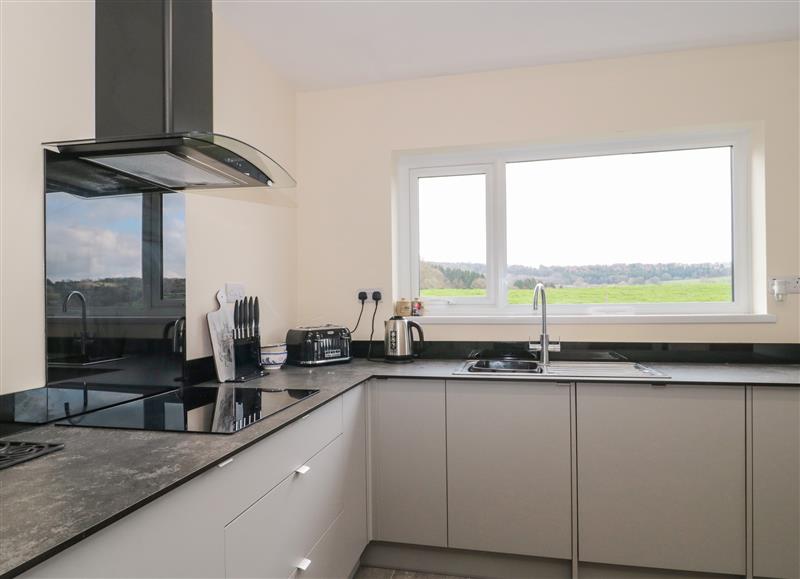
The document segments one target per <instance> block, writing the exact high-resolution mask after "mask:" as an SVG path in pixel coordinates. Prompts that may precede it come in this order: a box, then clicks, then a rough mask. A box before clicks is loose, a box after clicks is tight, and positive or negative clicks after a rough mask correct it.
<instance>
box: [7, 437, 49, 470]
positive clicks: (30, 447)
mask: <svg viewBox="0 0 800 579" xmlns="http://www.w3.org/2000/svg"><path fill="white" fill-rule="evenodd" d="M63 448H64V445H63V444H49V443H46V442H16V441H10V440H8V441H7V440H0V469H4V468H8V467H9V466H14V465H15V464H19V463H21V462H25V461H26V460H32V459H34V458H38V457H40V456H44V455H45V454H50V453H51V452H55V451H57V450H61V449H63Z"/></svg>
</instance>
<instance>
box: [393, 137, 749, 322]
mask: <svg viewBox="0 0 800 579" xmlns="http://www.w3.org/2000/svg"><path fill="white" fill-rule="evenodd" d="M710 147H731V151H732V152H731V194H732V200H731V216H732V244H733V247H732V250H733V264H732V265H733V271H734V276H733V295H734V300H733V301H732V302H725V303H716V302H706V303H699V302H696V303H658V304H655V303H653V304H551V305H549V308H548V313H551V314H553V315H555V316H564V317H565V319H566V318H573V317H574V318H576V319H584V320H588V319H591V318H596V319H598V320H599V319H600V318H602V317H608V318H609V319H611V318H615V317H623V318H630V317H642V318H643V319H644V318H651V317H653V316H676V315H677V316H680V315H691V316H697V317H699V318H700V317H702V318H708V317H709V316H712V317H713V316H720V317H725V316H728V317H731V319H733V318H741V317H742V316H743V315H750V314H753V313H754V303H753V288H752V285H753V280H752V271H753V266H752V237H751V226H750V223H751V215H750V203H751V201H750V171H749V166H750V161H751V136H750V131H749V130H746V129H724V130H699V131H693V132H690V133H669V134H660V135H651V136H646V137H636V138H627V139H613V140H612V139H606V140H597V141H589V142H583V143H577V144H576V143H557V144H544V145H533V146H526V147H514V148H494V149H485V148H484V149H476V150H469V151H464V150H461V151H450V152H439V153H426V154H407V155H403V156H401V157H399V158H398V162H397V181H396V184H397V189H396V205H395V209H396V212H395V215H396V218H395V227H396V232H397V236H396V242H397V244H398V246H397V247H396V248H395V249H396V251H395V256H396V259H397V260H398V262H397V264H396V272H397V290H398V291H399V295H400V296H409V297H414V296H418V295H419V229H418V219H417V216H418V195H419V190H418V179H419V178H420V177H437V176H455V175H468V174H476V173H485V174H486V200H487V207H486V218H487V225H486V239H487V253H486V256H487V275H486V287H487V296H486V297H485V298H463V297H462V298H447V299H430V298H426V299H425V303H426V310H427V314H428V315H430V316H435V317H438V316H445V317H447V316H451V317H485V318H487V319H488V318H491V320H490V321H491V323H496V322H498V321H501V320H502V319H516V318H520V317H522V316H530V315H531V314H532V311H531V306H527V305H511V304H508V303H507V290H508V288H507V283H506V279H505V277H506V276H505V272H506V269H507V265H508V264H507V263H506V207H505V198H506V187H505V175H506V171H505V169H506V164H507V163H513V162H525V161H542V160H553V159H567V158H576V157H589V156H601V155H617V154H625V153H644V152H658V151H676V150H685V149H702V148H710ZM539 218H541V217H539ZM542 242H543V243H547V242H553V243H557V242H558V240H542ZM706 321H707V320H706Z"/></svg>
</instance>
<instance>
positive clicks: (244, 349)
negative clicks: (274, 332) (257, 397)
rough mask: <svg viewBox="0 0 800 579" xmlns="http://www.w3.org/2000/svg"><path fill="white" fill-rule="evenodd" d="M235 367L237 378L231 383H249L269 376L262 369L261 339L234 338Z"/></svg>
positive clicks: (257, 337)
mask: <svg viewBox="0 0 800 579" xmlns="http://www.w3.org/2000/svg"><path fill="white" fill-rule="evenodd" d="M233 367H234V375H235V378H234V379H233V380H231V382H247V381H248V380H253V379H255V378H260V377H262V376H266V375H267V374H269V372H267V371H266V370H263V369H262V368H261V338H260V337H259V336H251V337H249V338H234V340H233Z"/></svg>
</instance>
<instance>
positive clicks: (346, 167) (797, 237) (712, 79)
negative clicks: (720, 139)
mask: <svg viewBox="0 0 800 579" xmlns="http://www.w3.org/2000/svg"><path fill="white" fill-rule="evenodd" d="M297 119H298V130H297V164H298V169H299V174H298V175H297V177H298V182H299V183H300V187H299V193H298V204H299V205H298V211H299V213H298V253H299V255H300V256H301V257H302V258H303V259H301V260H300V262H299V264H298V280H299V284H298V295H299V304H300V307H299V318H300V321H301V322H304V323H305V322H308V323H310V322H321V321H333V322H338V323H349V324H352V323H353V321H354V318H355V315H356V314H357V306H358V303H357V302H356V301H355V299H354V295H355V291H356V289H357V288H360V287H380V288H383V289H384V292H385V296H387V297H388V298H390V299H387V300H386V301H385V302H384V305H383V306H382V307H381V309H380V311H379V313H378V318H377V319H378V320H383V319H385V318H387V317H388V316H389V315H390V309H391V305H390V302H391V297H392V296H391V288H392V284H393V277H392V276H393V269H392V215H391V211H392V181H393V174H394V166H393V160H392V159H393V155H395V154H397V153H398V152H401V151H412V150H420V149H429V148H443V147H445V148H456V147H464V146H481V145H487V144H512V143H513V144H517V143H536V142H538V141H551V140H560V141H570V140H574V141H581V140H590V139H596V138H607V137H614V136H616V135H626V134H642V133H645V134H646V133H651V132H662V131H670V130H674V129H682V128H683V129H685V128H691V127H702V126H709V125H731V124H741V123H746V124H749V125H752V126H754V127H757V128H758V130H757V131H756V133H757V135H756V137H757V140H758V139H759V138H761V139H763V141H762V142H760V143H758V142H757V153H758V154H764V155H765V157H764V163H763V169H764V173H763V174H761V183H762V184H763V182H764V181H765V182H766V192H765V193H764V190H763V187H761V188H760V190H759V187H756V188H755V190H754V196H755V198H756V200H757V202H758V200H759V199H760V205H761V206H760V207H759V206H758V203H757V206H756V207H755V209H754V222H755V226H756V228H757V229H758V230H759V231H757V233H759V232H760V234H761V236H762V238H763V239H762V241H761V242H758V243H757V246H756V250H757V251H759V252H760V254H761V262H762V266H760V269H759V268H757V272H758V273H759V278H760V279H759V285H758V287H757V288H756V290H757V292H758V293H760V295H761V304H760V305H761V307H762V309H763V308H766V309H767V310H768V311H769V313H772V314H774V315H776V316H777V322H776V323H767V324H691V325H687V324H680V325H667V324H662V325H562V326H558V325H557V324H556V325H554V327H553V328H552V329H551V335H553V336H560V337H561V338H562V339H564V340H580V341H588V340H597V341H604V340H619V341H677V342H692V341H719V342H799V341H800V296H791V297H789V298H788V299H787V300H786V301H785V302H783V303H776V302H775V301H774V300H771V299H770V300H767V299H766V294H765V292H764V290H763V288H764V286H765V285H766V283H767V282H766V277H767V275H770V276H774V275H791V274H799V273H800V234H798V222H800V194H799V193H798V156H799V155H800V149H799V148H798V44H797V43H796V42H791V43H775V44H764V45H751V46H736V47H725V48H717V49H710V50H709V49H706V50H693V51H686V52H675V53H664V54H655V55H648V56H640V57H633V58H622V59H613V60H602V61H589V62H580V63H572V64H559V65H552V66H541V67H536V68H528V69H514V70H505V71H496V72H487V73H478V74H469V75H458V76H448V77H439V78H430V79H420V80H413V81H404V82H395V83H386V84H379V85H368V86H361V87H355V88H347V89H336V90H327V91H318V92H306V93H300V94H299V95H298V105H297ZM759 136H760V137H759ZM755 169H756V170H757V171H759V170H760V168H759V166H758V163H756V165H755ZM756 181H757V182H758V180H756ZM764 195H765V197H766V199H764ZM764 225H766V233H765V234H764ZM577 234H578V233H576V232H565V235H577ZM756 237H757V238H758V235H757V236H756ZM552 242H553V243H557V240H553V241H552ZM323 250H324V254H321V253H320V252H321V251H323ZM317 255H322V257H314V256H317ZM326 256H335V257H334V258H328V257H326ZM533 334H534V329H533V328H531V327H528V326H520V325H507V326H500V325H427V326H426V337H428V338H429V339H455V340H500V339H505V340H522V339H526V338H528V337H530V336H532V335H533ZM376 335H377V336H378V337H381V336H382V323H379V326H378V329H377V331H376ZM357 337H358V338H360V339H365V338H367V337H368V324H367V325H366V326H364V325H362V328H361V329H360V330H359V332H358V335H357Z"/></svg>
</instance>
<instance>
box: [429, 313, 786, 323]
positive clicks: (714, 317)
mask: <svg viewBox="0 0 800 579" xmlns="http://www.w3.org/2000/svg"><path fill="white" fill-rule="evenodd" d="M413 319H414V321H416V322H419V323H420V324H431V325H463V324H470V325H473V324H474V325H522V324H538V323H540V321H541V317H540V316H530V315H524V316H519V315H505V316H503V315H496V316H469V315H461V314H459V315H453V314H451V315H437V314H431V315H424V316H419V317H415V318H413ZM777 320H778V318H777V316H775V315H773V314H639V315H635V314H628V315H618V314H617V315H563V314H562V315H558V314H552V315H549V316H547V321H548V322H549V323H551V324H560V325H595V324H600V325H603V324H606V325H628V324H650V325H660V324H774V323H775V322H776V321H777Z"/></svg>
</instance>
